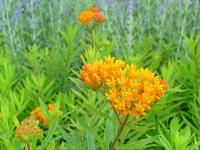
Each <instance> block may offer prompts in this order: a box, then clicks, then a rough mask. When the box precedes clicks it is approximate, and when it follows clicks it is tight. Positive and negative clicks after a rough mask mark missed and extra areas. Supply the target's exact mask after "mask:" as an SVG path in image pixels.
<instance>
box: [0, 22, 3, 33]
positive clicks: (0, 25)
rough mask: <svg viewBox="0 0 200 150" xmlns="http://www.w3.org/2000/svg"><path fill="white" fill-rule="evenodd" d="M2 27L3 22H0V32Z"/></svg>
mask: <svg viewBox="0 0 200 150" xmlns="http://www.w3.org/2000/svg"><path fill="white" fill-rule="evenodd" d="M2 25H3V22H2V21H0V31H2V30H3V27H2Z"/></svg>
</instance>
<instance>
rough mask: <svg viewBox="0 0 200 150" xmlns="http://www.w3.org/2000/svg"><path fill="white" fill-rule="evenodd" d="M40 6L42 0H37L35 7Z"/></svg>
mask: <svg viewBox="0 0 200 150" xmlns="http://www.w3.org/2000/svg"><path fill="white" fill-rule="evenodd" d="M39 6H40V0H35V7H36V8H37V7H39Z"/></svg>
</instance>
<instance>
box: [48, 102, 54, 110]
mask: <svg viewBox="0 0 200 150" xmlns="http://www.w3.org/2000/svg"><path fill="white" fill-rule="evenodd" d="M48 110H49V112H53V111H54V104H48Z"/></svg>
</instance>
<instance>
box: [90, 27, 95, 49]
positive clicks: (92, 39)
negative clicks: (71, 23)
mask: <svg viewBox="0 0 200 150" xmlns="http://www.w3.org/2000/svg"><path fill="white" fill-rule="evenodd" d="M90 35H91V47H92V49H93V48H94V35H93V28H91V31H90Z"/></svg>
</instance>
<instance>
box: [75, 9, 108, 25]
mask: <svg viewBox="0 0 200 150" xmlns="http://www.w3.org/2000/svg"><path fill="white" fill-rule="evenodd" d="M78 20H79V22H80V23H81V24H82V25H89V24H92V23H98V24H99V23H103V22H104V20H105V17H104V16H103V15H102V13H101V11H100V10H99V8H98V7H90V8H87V9H85V10H83V11H82V12H81V13H80V15H79V17H78Z"/></svg>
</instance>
